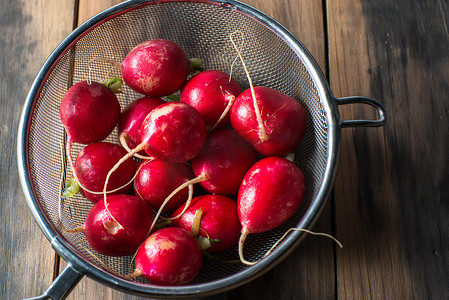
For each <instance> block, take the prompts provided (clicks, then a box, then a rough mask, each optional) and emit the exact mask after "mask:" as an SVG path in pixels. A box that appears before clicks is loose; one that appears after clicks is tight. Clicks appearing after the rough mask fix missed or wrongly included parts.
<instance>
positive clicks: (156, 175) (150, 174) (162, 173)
mask: <svg viewBox="0 0 449 300" xmlns="http://www.w3.org/2000/svg"><path fill="white" fill-rule="evenodd" d="M192 178H193V173H192V168H191V167H190V166H189V165H188V164H186V163H178V164H172V163H169V162H165V161H162V160H157V159H156V160H152V161H143V162H142V163H141V166H140V167H139V169H138V172H137V175H136V178H135V179H134V193H135V194H136V195H138V196H139V197H140V198H142V199H143V200H145V201H146V202H147V203H148V204H149V205H150V206H151V208H152V209H153V210H154V211H157V210H159V209H160V208H161V205H162V203H163V202H164V199H165V198H167V197H168V195H170V193H171V192H172V191H173V190H174V189H176V188H177V187H178V186H179V185H181V184H183V183H184V182H186V181H188V180H190V179H192ZM187 198H188V189H187V188H185V189H183V190H181V191H179V192H178V193H177V194H176V195H175V196H173V198H172V199H171V200H170V201H169V202H168V203H167V204H166V205H165V206H164V207H163V209H162V212H172V211H174V210H175V209H177V208H178V207H179V206H180V205H181V204H183V203H184V202H185V201H186V200H187Z"/></svg>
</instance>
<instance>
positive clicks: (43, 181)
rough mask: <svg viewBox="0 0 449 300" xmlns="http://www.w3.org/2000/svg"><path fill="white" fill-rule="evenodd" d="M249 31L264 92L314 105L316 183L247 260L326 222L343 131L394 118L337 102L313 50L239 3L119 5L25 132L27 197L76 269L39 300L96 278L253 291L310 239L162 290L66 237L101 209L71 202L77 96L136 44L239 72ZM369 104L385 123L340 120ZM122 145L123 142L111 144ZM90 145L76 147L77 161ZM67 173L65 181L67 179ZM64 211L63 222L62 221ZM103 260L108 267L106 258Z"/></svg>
mask: <svg viewBox="0 0 449 300" xmlns="http://www.w3.org/2000/svg"><path fill="white" fill-rule="evenodd" d="M237 30H238V31H241V32H242V33H243V36H244V42H243V43H241V44H240V46H241V47H240V50H241V51H242V53H243V56H244V59H245V62H246V64H247V66H248V68H249V71H250V73H251V77H252V80H253V83H254V85H264V86H268V87H271V88H274V89H277V90H279V91H281V92H284V93H286V94H288V95H290V96H292V97H294V98H295V99H297V100H298V101H300V102H301V104H302V105H303V106H304V108H305V110H306V113H307V126H308V129H307V132H306V136H305V138H304V140H303V142H302V143H301V145H300V147H299V148H298V149H297V150H296V152H295V163H296V164H297V165H298V166H299V167H300V168H301V170H302V171H303V173H304V176H305V178H306V195H305V199H304V202H303V204H302V207H301V209H300V210H299V211H298V212H297V213H296V214H295V215H294V217H292V218H291V219H290V220H289V221H288V222H287V223H285V224H284V225H283V226H281V227H279V228H277V229H274V230H272V231H270V232H267V233H262V234H253V235H250V236H249V237H248V239H247V241H246V246H245V256H246V258H247V259H249V260H259V259H261V258H262V256H263V255H264V254H265V252H266V251H267V250H268V249H269V248H270V247H271V246H272V245H273V244H274V243H275V242H276V241H277V240H278V239H279V238H280V237H281V236H282V235H283V234H284V233H285V232H286V230H288V229H289V228H291V227H297V228H310V227H311V226H312V225H313V223H314V221H315V220H316V218H317V217H318V216H319V214H320V212H321V210H322V208H323V206H324V205H325V202H326V199H327V197H328V195H329V192H330V190H331V187H332V183H333V179H334V174H335V170H336V166H337V160H338V156H339V141H340V131H341V128H342V127H345V126H380V125H382V124H383V123H384V120H385V113H384V110H383V108H382V106H381V105H380V104H379V103H378V102H377V101H375V100H372V99H369V98H364V97H350V98H340V99H337V98H335V97H333V96H332V94H331V92H330V90H329V88H328V86H327V84H326V81H325V79H324V77H323V75H322V73H321V72H320V70H319V68H318V66H317V64H316V63H315V61H314V60H313V58H312V57H311V55H310V54H309V53H308V51H307V50H306V49H305V47H304V46H303V45H302V44H301V43H300V42H299V41H298V39H297V38H295V37H294V36H293V35H292V34H291V33H289V32H288V31H287V30H286V29H285V28H283V27H282V26H281V25H280V24H278V23H277V22H276V21H274V20H273V19H271V18H270V17H268V16H267V15H265V14H263V13H262V12H260V11H258V10H256V9H254V8H252V7H250V6H247V5H245V4H242V3H239V2H237V1H232V0H228V1H201V0H198V1H182V0H179V1H128V2H124V3H122V4H119V5H117V6H114V7H112V8H110V9H108V10H106V11H104V12H102V13H100V14H98V15H97V16H95V17H93V18H92V19H90V20H88V21H87V22H85V23H84V24H82V25H81V26H79V27H78V28H77V29H76V30H74V31H73V32H72V33H71V34H70V35H69V36H68V37H67V38H66V39H65V40H64V41H63V42H62V43H61V44H60V45H59V46H58V47H57V48H56V49H55V51H54V52H53V53H52V54H51V55H50V57H49V58H48V60H47V61H46V62H45V64H44V66H43V67H42V69H41V71H40V72H39V74H38V76H37V77H36V79H35V82H34V83H33V86H32V87H31V90H30V92H29V94H28V97H27V99H26V102H25V105H24V108H23V112H22V116H21V120H20V126H19V132H18V134H19V136H18V167H19V174H20V178H21V183H22V186H23V190H24V193H25V196H26V199H27V202H28V204H29V207H30V209H31V210H32V212H33V215H34V217H35V218H36V220H37V222H38V223H39V225H40V227H41V229H42V231H43V232H44V234H45V236H46V237H47V238H48V239H49V241H50V242H51V244H52V246H53V248H54V249H55V250H56V251H57V252H58V253H59V254H60V255H61V256H62V257H63V258H64V259H65V260H66V261H67V262H68V265H67V267H66V269H65V270H64V271H63V272H62V273H61V274H60V275H59V277H58V278H57V279H56V280H55V281H54V282H53V284H52V285H51V286H50V287H49V288H48V289H47V291H45V293H44V294H43V295H42V296H40V297H38V298H42V299H43V298H46V297H51V298H54V299H59V298H65V297H66V296H67V294H68V293H69V291H70V290H71V288H72V287H73V286H74V285H75V284H76V283H77V282H78V281H79V280H80V279H81V278H82V277H83V276H84V275H87V276H89V277H91V278H93V279H95V280H97V281H99V282H102V283H103V284H106V285H108V286H110V287H113V288H116V289H119V290H121V291H125V292H129V293H133V294H136V295H142V296H148V297H161V298H163V297H167V298H169V297H195V296H206V295H211V294H215V293H219V292H223V291H226V290H229V289H232V288H235V287H237V286H240V285H243V284H245V283H247V282H249V281H250V280H252V279H254V278H256V277H257V276H259V275H261V274H263V273H264V272H266V271H268V270H269V269H271V268H272V267H274V266H275V265H276V264H277V263H279V262H280V261H281V260H282V259H284V258H285V257H286V256H287V255H288V254H289V253H290V252H291V251H293V249H294V248H295V247H296V246H297V245H298V244H299V243H300V241H301V240H302V238H303V237H304V233H302V232H292V233H291V234H289V235H288V237H287V238H286V239H284V240H283V242H282V243H281V244H280V245H279V246H278V247H277V248H276V249H275V250H274V251H273V252H272V253H271V254H270V255H269V256H268V257H266V258H264V259H262V260H261V261H260V262H259V263H257V264H256V265H254V266H245V265H242V264H228V263H223V262H220V261H222V260H229V259H235V258H236V257H237V256H236V249H231V250H229V251H226V252H224V253H221V254H218V259H219V260H216V259H210V258H205V261H204V266H203V269H202V271H201V273H200V274H199V275H198V277H197V278H196V279H195V280H194V281H193V282H191V283H190V284H188V285H184V286H174V287H160V286H157V285H153V284H151V283H148V282H145V281H144V280H139V279H137V280H134V281H129V280H125V279H123V278H121V277H119V276H116V275H114V274H113V273H111V272H109V271H108V270H107V268H105V267H104V265H103V264H106V265H107V267H108V268H111V269H113V270H115V271H116V272H117V273H119V274H127V273H129V271H130V270H129V266H130V263H131V258H130V257H124V258H111V257H106V256H102V255H100V254H95V255H92V253H94V250H92V249H91V248H90V247H89V245H88V243H87V242H86V240H85V238H84V236H83V235H82V234H64V233H63V232H62V230H61V228H62V227H61V222H62V224H63V225H64V226H65V227H66V228H73V227H75V226H79V225H82V224H83V222H84V219H85V217H86V215H87V212H88V211H89V209H90V207H91V206H92V204H91V203H90V202H89V201H87V200H85V199H83V198H82V197H81V196H75V197H74V198H73V199H71V200H65V201H64V200H61V194H60V191H61V189H62V186H61V185H63V184H64V181H65V180H67V179H69V178H70V177H71V173H70V170H68V168H67V162H66V158H65V157H64V156H63V154H61V147H64V144H65V143H66V135H65V132H64V128H63V126H62V124H61V121H60V118H59V104H60V101H61V99H62V97H63V95H64V93H65V92H66V91H67V89H68V88H69V87H70V86H71V85H73V84H74V83H76V82H78V81H81V80H85V79H86V78H87V76H90V78H92V79H96V80H102V79H104V78H105V76H106V74H107V73H108V72H109V71H110V69H111V66H110V65H109V64H107V63H104V64H103V63H101V62H97V63H95V64H92V65H91V67H92V69H91V70H90V69H89V66H88V62H89V61H90V60H91V59H93V58H98V57H101V58H104V59H109V60H115V61H117V62H120V61H122V60H123V59H124V57H125V55H126V54H127V53H128V51H129V50H131V49H132V48H133V47H134V46H135V45H137V44H138V43H140V42H143V41H145V40H149V39H155V38H163V39H168V40H172V41H174V42H176V43H178V44H179V45H181V47H183V48H184V49H185V51H186V53H187V55H188V56H189V57H199V58H202V59H203V64H204V68H205V69H217V70H222V71H225V72H228V73H229V72H231V65H232V62H233V61H234V59H235V58H236V52H235V49H234V47H233V45H232V43H231V42H230V38H229V36H230V34H231V33H232V32H235V31H237ZM232 74H233V76H234V77H235V78H236V79H237V80H238V81H239V83H240V84H241V85H242V87H243V88H244V89H245V88H247V87H248V84H247V82H248V81H247V78H246V75H245V72H244V70H243V68H241V67H240V66H239V64H235V65H234V66H233V69H232ZM118 97H119V101H120V103H121V105H122V108H123V107H124V106H125V105H126V104H127V103H129V102H131V101H132V100H134V99H136V98H138V97H140V95H138V94H137V93H135V92H134V91H132V90H131V89H129V88H127V87H126V86H125V87H124V90H123V93H122V94H119V95H118ZM352 102H357V103H366V104H369V105H372V106H374V107H375V108H376V109H377V112H378V115H379V117H378V119H376V120H345V121H342V120H340V117H339V114H338V105H339V104H342V103H352ZM108 140H109V141H112V142H116V136H115V135H114V134H112V135H111V137H109V138H108ZM81 147H83V145H74V147H73V153H77V152H78V151H79V150H80V149H81ZM61 175H62V176H63V177H62V178H63V180H62V181H61ZM60 212H61V214H60ZM98 258H99V259H100V260H101V262H102V263H100V261H99V260H98Z"/></svg>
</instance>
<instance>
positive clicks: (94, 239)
mask: <svg viewBox="0 0 449 300" xmlns="http://www.w3.org/2000/svg"><path fill="white" fill-rule="evenodd" d="M106 201H107V203H108V207H109V212H110V213H113V214H114V217H115V219H116V220H117V221H118V222H120V226H119V225H118V224H117V222H114V220H113V219H112V218H111V216H110V213H108V212H107V211H106V209H105V206H104V202H103V201H99V202H97V203H95V204H94V206H92V208H91V209H90V211H89V213H88V214H87V217H86V220H85V222H84V224H83V225H82V226H80V227H76V228H74V229H69V230H65V231H66V232H68V233H75V232H82V233H84V235H85V237H86V239H87V241H88V243H89V245H90V246H91V247H92V248H93V249H95V250H96V251H97V252H99V253H101V254H103V255H108V256H125V255H132V254H134V253H135V252H136V251H137V249H138V247H139V246H140V245H141V244H142V242H143V241H144V240H145V238H146V237H147V236H148V234H149V230H150V225H151V223H152V222H153V213H152V211H151V209H150V207H149V206H148V205H147V204H146V203H145V202H144V201H142V199H139V198H138V197H136V196H132V195H111V196H108V197H107V199H106Z"/></svg>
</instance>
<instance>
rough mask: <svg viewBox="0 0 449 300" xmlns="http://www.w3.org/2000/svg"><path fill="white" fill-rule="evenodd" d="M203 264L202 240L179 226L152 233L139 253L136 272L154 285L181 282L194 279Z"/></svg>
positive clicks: (128, 276)
mask: <svg viewBox="0 0 449 300" xmlns="http://www.w3.org/2000/svg"><path fill="white" fill-rule="evenodd" d="M202 264H203V258H202V254H201V248H200V246H199V244H198V241H197V240H196V239H195V238H194V237H193V236H191V235H190V234H189V233H188V232H187V231H186V230H184V229H182V228H179V227H166V228H162V229H160V230H158V231H156V232H154V233H153V234H151V235H150V236H149V237H148V238H147V239H146V240H145V241H144V242H143V243H142V245H141V246H140V247H139V249H138V251H137V253H136V259H135V265H136V268H135V270H134V272H133V273H131V274H129V275H127V276H125V278H127V279H131V278H135V277H138V276H142V277H144V278H145V279H146V280H148V281H149V282H150V283H152V284H157V285H181V284H186V283H188V282H190V281H192V280H193V279H194V278H195V277H196V276H197V275H198V273H199V272H200V270H201V267H202Z"/></svg>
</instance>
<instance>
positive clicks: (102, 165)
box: [74, 142, 137, 202]
mask: <svg viewBox="0 0 449 300" xmlns="http://www.w3.org/2000/svg"><path fill="white" fill-rule="evenodd" d="M126 154H127V151H126V150H125V149H124V148H123V147H122V146H120V145H117V144H113V143H109V142H97V143H92V144H90V145H87V146H85V147H84V148H83V149H82V150H81V151H80V152H79V153H78V156H77V158H76V160H75V166H74V170H75V174H76V177H77V178H78V181H79V183H80V186H81V188H82V189H83V193H84V195H85V196H86V198H87V199H89V200H90V201H92V202H97V201H98V200H100V199H102V198H103V194H102V191H103V188H104V184H105V180H106V176H107V174H108V172H109V170H110V169H111V168H112V167H113V166H114V165H115V164H116V163H117V162H118V161H119V160H120V159H121V158H122V157H123V156H124V155H126ZM136 170H137V163H136V162H134V161H133V160H129V161H126V162H124V163H123V164H122V165H120V167H119V169H118V170H117V172H116V173H115V174H113V175H112V176H111V178H110V179H109V182H108V186H107V191H112V190H115V191H114V192H112V193H110V194H124V193H127V192H128V191H129V190H130V189H131V184H132V180H133V178H134V174H135V172H136ZM116 189H118V190H116ZM93 192H94V193H93Z"/></svg>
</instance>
